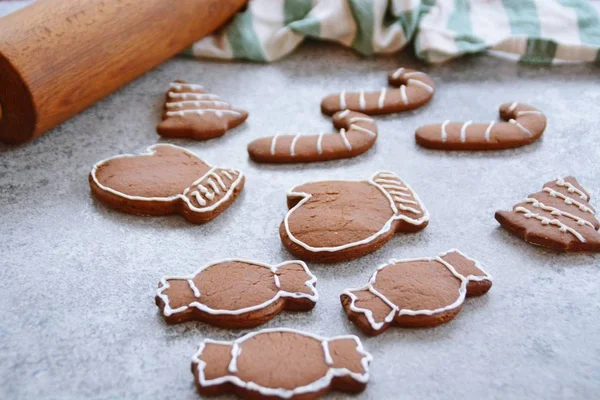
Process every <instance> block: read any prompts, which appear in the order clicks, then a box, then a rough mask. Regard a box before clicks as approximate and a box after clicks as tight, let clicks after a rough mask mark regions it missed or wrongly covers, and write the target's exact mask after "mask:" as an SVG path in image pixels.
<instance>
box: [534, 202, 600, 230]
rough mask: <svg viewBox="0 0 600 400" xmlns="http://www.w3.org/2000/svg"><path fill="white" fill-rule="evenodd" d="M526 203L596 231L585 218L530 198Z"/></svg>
mask: <svg viewBox="0 0 600 400" xmlns="http://www.w3.org/2000/svg"><path fill="white" fill-rule="evenodd" d="M525 202H527V203H531V206H532V207H536V208H541V209H542V210H544V211H549V212H550V214H552V215H554V216H562V217H567V218H571V219H572V220H575V222H577V224H578V225H588V226H589V227H590V228H592V229H594V230H596V228H595V227H594V224H592V223H591V222H589V221H587V220H585V219H583V218H580V217H578V216H576V215H573V214H571V213H569V212H566V211H563V210H560V209H558V208H556V207H552V206H547V205H546V204H544V203H542V202H541V201H539V200H538V199H534V198H531V197H528V198H527V199H525Z"/></svg>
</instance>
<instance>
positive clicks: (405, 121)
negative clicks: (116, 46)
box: [0, 43, 600, 400]
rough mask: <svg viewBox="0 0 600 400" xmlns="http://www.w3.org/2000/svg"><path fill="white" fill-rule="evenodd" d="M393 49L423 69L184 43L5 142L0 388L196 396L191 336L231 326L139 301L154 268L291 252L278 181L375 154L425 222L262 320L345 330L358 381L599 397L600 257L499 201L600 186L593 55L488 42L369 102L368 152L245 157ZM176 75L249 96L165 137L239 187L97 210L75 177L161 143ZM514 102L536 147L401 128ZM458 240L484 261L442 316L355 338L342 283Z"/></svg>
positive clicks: (226, 93) (0, 184) (317, 49)
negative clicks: (544, 59)
mask: <svg viewBox="0 0 600 400" xmlns="http://www.w3.org/2000/svg"><path fill="white" fill-rule="evenodd" d="M400 65H403V66H417V67H421V66H420V65H419V64H417V63H415V62H414V61H412V59H411V58H410V57H409V56H407V55H406V54H404V55H394V56H389V57H379V58H377V59H361V58H359V57H357V56H356V55H354V54H353V53H352V52H350V51H348V50H343V49H341V48H339V47H337V46H335V45H328V44H314V43H309V44H308V45H306V46H304V47H303V48H302V49H300V51H298V52H296V53H295V54H293V55H292V56H291V57H288V58H287V59H285V60H283V61H281V62H278V63H275V64H271V65H258V64H249V63H221V62H210V61H195V60H190V59H185V58H178V59H174V60H172V61H170V62H168V63H166V64H165V65H163V66H161V67H160V68H158V69H157V70H155V71H152V72H151V73H148V74H146V75H145V76H144V77H142V78H141V79H138V80H137V81H136V82H134V83H133V84H131V85H129V86H127V87H126V88H124V89H122V90H120V91H119V92H117V93H115V94H114V95H112V96H110V97H109V98H107V99H106V100H104V101H102V102H101V103H99V104H98V105H96V106H94V107H93V108H91V109H90V110H88V111H86V112H84V113H83V114H81V115H79V116H78V117H76V118H74V119H72V120H71V121H69V122H67V123H65V124H63V125H62V126H60V127H58V128H57V129H54V130H53V131H52V132H50V133H48V134H47V135H45V136H43V137H42V138H40V139H38V140H36V141H35V142H33V143H30V144H27V145H25V146H21V147H17V148H11V147H6V146H1V147H0V207H1V208H0V220H1V224H0V293H1V294H2V302H1V303H0V321H1V323H0V398H3V399H38V398H44V399H46V398H47V399H81V398H95V399H107V398H122V399H136V398H137V399H164V398H173V399H195V398H197V394H196V392H195V390H194V389H193V386H192V375H191V373H190V357H191V355H192V353H193V352H194V351H195V348H196V345H197V343H198V342H199V341H200V340H201V339H202V338H203V337H210V338H218V339H233V338H236V337H238V336H240V335H242V334H243V333H244V332H243V331H232V330H223V329H216V328H212V327H209V326H206V325H203V324H200V323H187V324H183V325H179V326H172V327H170V326H166V325H165V324H164V323H163V322H162V320H161V318H160V317H159V315H158V313H157V308H156V306H155V305H154V299H153V298H154V290H155V288H156V284H157V282H158V280H159V278H160V277H161V276H162V275H163V274H187V273H191V272H193V271H195V270H196V269H197V268H199V267H200V266H202V265H204V264H206V263H208V262H210V261H215V260H219V259H221V258H226V257H242V258H248V259H255V260H259V261H264V262H269V263H278V262H281V261H283V260H286V259H289V258H291V257H290V255H289V254H288V253H287V252H286V251H285V250H284V249H283V248H282V246H281V243H280V241H279V236H278V226H279V223H280V222H281V220H282V218H283V216H284V214H285V212H286V205H285V193H286V191H287V190H288V189H289V188H291V187H292V186H294V185H296V184H299V183H302V182H304V181H306V180H317V179H328V178H344V179H352V178H357V179H362V178H367V177H369V176H370V175H371V174H372V173H373V172H374V171H376V170H378V169H389V170H391V171H394V172H396V173H398V174H399V175H400V176H401V177H402V178H404V179H406V181H407V182H408V183H409V184H411V185H412V186H413V188H414V189H415V190H416V191H417V193H418V194H419V196H420V197H421V199H422V200H423V201H424V203H425V205H426V206H427V207H428V208H429V211H430V212H431V215H432V218H431V223H430V225H429V227H428V228H427V229H426V230H425V231H423V232H421V233H418V234H414V235H397V236H396V237H395V238H394V239H393V240H392V241H391V242H389V243H388V244H387V245H386V246H385V247H384V248H383V249H381V250H379V251H377V252H376V253H374V254H370V255H368V256H366V257H363V258H361V259H359V260H355V261H352V262H347V263H340V264H334V265H318V264H312V265H310V267H311V269H312V271H313V272H314V273H315V274H316V275H317V276H318V278H319V283H318V288H319V291H320V294H321V299H320V302H319V303H318V305H317V307H316V308H315V310H314V311H313V312H310V313H298V314H291V313H284V314H282V315H280V316H279V317H277V318H275V319H274V320H273V321H271V322H270V323H268V324H266V325H265V327H278V326H284V327H296V328H301V329H305V330H310V331H312V332H315V333H318V334H322V335H336V334H344V333H348V332H351V333H355V334H358V336H360V337H361V339H363V340H364V343H365V346H366V348H367V349H368V350H369V351H370V352H372V354H373V356H374V358H375V359H374V361H373V363H372V379H371V382H370V384H369V386H368V388H367V390H366V391H365V392H364V393H363V394H362V395H360V396H357V398H365V399H366V398H368V399H384V398H385V399H388V398H394V399H405V398H406V399H431V400H437V399H457V398H463V399H481V398H485V399H534V398H535V399H592V398H597V396H598V393H599V392H600V322H598V317H599V315H600V306H599V304H600V290H599V283H598V282H599V277H600V269H599V260H600V257H599V256H598V255H592V254H569V255H563V254H556V253H554V252H551V251H547V250H544V249H540V248H536V247H533V246H530V245H527V244H525V243H524V242H522V241H521V240H520V239H518V238H516V237H514V236H511V235H510V234H508V233H507V232H505V231H503V230H501V229H500V228H499V227H498V224H497V223H496V221H495V220H494V218H493V214H494V211H495V210H497V209H500V208H509V207H511V206H512V204H514V203H515V202H516V201H518V200H520V199H523V198H524V197H525V195H527V194H528V193H532V192H535V191H538V190H539V189H540V187H541V185H542V184H543V183H544V182H546V181H548V180H550V179H554V178H555V177H558V176H566V175H569V174H574V175H576V176H577V177H578V179H579V180H580V182H581V183H582V184H583V185H584V186H585V187H586V188H587V189H588V190H589V191H590V192H591V193H592V195H593V197H596V196H600V178H599V168H598V160H599V159H600V145H599V144H598V139H597V138H598V122H599V120H600V118H599V116H598V115H599V113H598V104H599V103H600V90H599V87H598V75H597V74H598V69H597V68H595V67H592V66H581V65H579V66H561V67H558V66H555V67H551V68H550V67H532V66H521V65H516V64H514V63H513V62H512V61H506V60H501V59H497V58H492V57H486V56H483V57H475V58H466V59H463V60H461V61H458V62H454V63H452V64H448V65H443V66H439V67H435V68H433V67H432V68H425V69H424V70H425V71H427V72H429V73H430V74H431V75H432V77H433V78H434V79H435V82H436V84H437V92H436V95H435V98H434V100H433V101H432V102H431V103H430V104H429V105H427V106H425V107H423V108H421V109H419V110H416V111H414V112H408V113H404V114H399V115H394V116H387V117H382V118H378V121H380V122H379V128H380V137H379V139H378V142H377V144H376V146H375V147H374V148H373V149H372V150H371V151H369V152H368V153H367V154H365V155H362V156H360V157H357V158H354V159H350V160H344V161H335V162H329V163H323V164H312V165H294V166H266V165H257V164H254V163H252V162H250V161H249V160H248V156H247V153H246V145H247V143H249V142H250V141H251V140H252V139H254V138H257V137H260V136H263V135H270V134H272V133H274V132H275V131H283V132H290V133H292V132H297V131H301V132H306V133H311V132H317V131H319V130H321V129H330V127H331V125H330V124H331V123H330V120H329V119H328V118H326V117H324V116H322V115H321V114H320V112H319V103H320V100H321V98H322V97H323V96H324V95H325V94H328V93H330V92H336V91H339V90H340V89H347V90H352V89H358V88H363V87H364V88H380V87H381V86H382V85H385V74H386V72H387V71H388V70H391V69H394V68H396V67H398V66H400ZM176 78H180V79H187V80H189V81H191V82H197V83H201V84H203V85H205V86H206V87H207V88H208V89H210V90H211V91H213V92H214V93H218V94H219V95H221V96H222V97H223V98H224V99H226V100H229V101H231V102H232V103H233V104H235V105H236V106H239V107H243V108H246V109H248V110H249V111H250V113H251V116H250V118H249V120H248V121H247V123H246V124H244V125H243V126H242V127H240V128H238V129H235V130H233V131H230V132H229V133H228V134H227V135H226V136H224V137H222V138H219V139H216V140H211V141H207V142H193V141H186V140H173V141H169V142H170V143H175V144H178V145H182V146H185V147H187V148H189V149H190V150H193V151H195V152H197V153H198V154H199V155H200V156H201V157H203V158H204V159H206V160H208V161H209V162H211V163H213V164H214V165H220V166H228V167H236V168H241V169H242V170H243V171H244V172H245V173H246V175H247V186H246V189H245V190H244V192H243V193H242V195H241V196H240V198H239V199H238V201H237V202H235V203H234V204H233V206H232V207H231V208H230V209H229V210H227V211H226V212H225V213H224V214H223V215H221V216H220V217H218V218H217V219H216V220H215V221H213V222H211V223H209V224H206V225H203V226H194V225H192V224H189V223H187V222H186V221H185V220H184V219H183V218H182V217H179V216H172V217H157V218H143V217H134V216H129V215H126V214H120V213H118V212H115V211H112V210H109V209H107V208H106V207H104V206H103V205H102V204H99V203H98V202H97V201H95V200H94V199H93V198H92V197H91V196H90V191H89V187H88V182H87V175H88V173H89V171H90V168H91V166H92V165H93V164H94V163H95V162H96V161H98V160H101V159H104V158H106V157H110V156H112V155H116V154H120V153H132V152H141V151H144V149H145V148H146V147H147V146H150V145H152V144H154V143H157V142H162V141H163V140H162V139H160V138H159V137H158V136H157V135H156V133H155V129H154V128H155V125H156V123H157V122H158V120H159V115H160V110H161V107H162V101H163V93H164V90H165V89H166V86H167V84H168V82H169V81H170V80H172V79H176ZM514 100H516V101H520V102H526V103H530V104H532V105H535V106H537V107H540V108H541V109H542V110H544V111H545V112H546V113H547V115H548V120H549V122H548V129H547V131H546V133H545V135H544V137H543V139H542V140H540V141H539V142H537V143H535V144H533V145H531V146H528V147H525V148H521V149H517V150H509V151H503V152H492V153H471V154H468V153H444V152H436V151H429V150H425V149H422V148H419V147H417V145H416V144H415V142H414V138H413V132H414V130H415V128H416V127H418V126H419V125H421V124H424V123H431V122H439V121H443V120H444V119H446V118H452V119H454V120H459V121H460V120H467V119H473V120H485V121H487V120H490V119H492V118H495V117H496V115H497V107H498V105H499V104H500V103H501V102H506V101H514ZM593 202H594V198H592V203H593ZM452 247H457V248H459V249H461V250H462V251H464V252H466V253H467V254H469V255H471V256H473V257H475V258H477V259H479V260H480V261H481V262H482V263H483V264H484V265H485V266H486V267H487V270H488V271H489V272H490V273H491V274H492V275H493V276H494V278H495V281H494V287H493V288H492V290H491V291H490V293H489V294H488V295H487V296H485V297H483V298H479V299H471V300H468V301H467V302H466V304H465V306H464V308H463V311H462V312H461V313H460V314H459V316H458V317H457V318H456V319H455V320H454V321H452V322H451V323H449V324H446V325H444V326H441V327H438V328H435V329H427V330H408V329H390V330H389V331H388V332H386V333H385V334H383V335H381V336H379V337H376V338H367V337H365V336H364V335H363V334H362V333H361V332H359V331H358V330H357V329H355V327H354V326H353V325H351V324H350V323H349V322H348V321H347V320H346V317H345V315H344V313H343V312H342V309H341V307H340V304H339V300H338V295H339V293H340V292H341V291H342V290H343V289H344V288H345V287H348V286H355V285H358V284H362V283H364V282H365V281H366V280H367V279H368V277H369V276H370V274H371V272H372V271H373V269H374V268H375V267H376V266H377V265H379V264H381V263H383V262H384V261H386V260H388V259H389V258H391V257H396V258H404V257H418V256H433V255H436V254H438V253H439V252H441V251H444V250H447V249H449V248H452ZM343 397H344V395H343V394H341V395H340V394H335V395H330V397H329V398H343Z"/></svg>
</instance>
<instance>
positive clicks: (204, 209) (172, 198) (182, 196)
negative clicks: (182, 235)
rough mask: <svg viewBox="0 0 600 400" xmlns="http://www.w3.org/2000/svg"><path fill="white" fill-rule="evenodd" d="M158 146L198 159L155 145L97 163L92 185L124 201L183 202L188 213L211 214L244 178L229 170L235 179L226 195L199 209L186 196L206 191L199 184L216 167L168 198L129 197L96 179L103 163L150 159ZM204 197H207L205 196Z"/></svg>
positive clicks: (187, 151)
mask: <svg viewBox="0 0 600 400" xmlns="http://www.w3.org/2000/svg"><path fill="white" fill-rule="evenodd" d="M160 146H167V147H171V148H173V149H176V150H179V151H183V152H185V153H187V154H189V155H190V156H192V157H193V158H195V159H199V158H198V156H197V155H196V154H194V153H192V152H191V151H189V150H186V149H184V148H183V147H179V146H175V145H172V144H155V145H153V146H150V147H148V149H147V152H146V153H141V154H137V155H136V154H122V155H118V156H114V157H110V158H107V159H105V160H102V161H99V162H97V163H96V164H94V166H93V167H92V172H91V177H92V180H93V181H94V183H95V184H96V185H97V186H98V187H99V188H100V189H102V190H104V191H105V192H109V193H112V194H114V195H116V196H119V197H121V198H124V199H128V200H136V201H164V202H171V201H175V200H181V201H183V202H184V203H185V204H186V206H187V207H188V208H189V209H190V211H192V212H195V213H205V212H211V211H213V210H215V209H216V208H217V207H219V206H220V205H221V204H223V203H224V202H226V201H227V200H228V199H229V198H230V197H231V196H232V195H233V193H234V192H235V190H234V189H235V188H236V187H237V186H238V185H239V184H240V182H241V181H242V179H243V177H244V174H242V172H241V171H239V170H235V169H230V171H232V172H234V173H235V174H237V179H236V180H235V181H234V182H233V183H232V184H231V186H230V187H229V190H228V191H227V193H226V194H225V196H223V197H222V198H220V199H219V201H217V202H215V203H214V204H212V205H211V206H208V207H201V208H198V207H196V206H195V205H194V204H192V202H191V199H189V198H188V197H186V194H187V193H188V192H190V191H191V188H194V187H198V188H199V189H200V191H202V188H204V189H206V188H205V187H204V186H202V185H200V184H199V183H200V182H202V180H203V179H205V178H206V177H207V176H209V175H210V174H211V173H213V172H215V171H216V170H218V168H216V167H212V168H211V169H210V171H208V172H207V173H206V174H205V175H203V176H202V177H200V178H199V179H197V180H196V181H195V182H194V183H192V184H191V185H190V187H188V188H186V189H185V190H184V191H183V193H182V194H176V195H173V196H169V197H142V196H131V195H128V194H125V193H122V192H119V191H118V190H115V189H112V188H109V187H108V186H104V185H103V184H101V183H100V181H99V180H98V177H97V176H96V172H97V171H98V168H99V167H100V166H101V165H102V164H105V163H107V162H109V161H111V160H114V159H119V158H127V157H150V156H153V155H155V154H156V152H155V149H156V148H157V147H160ZM205 164H207V165H208V163H205ZM209 166H210V165H209ZM206 197H208V195H206ZM213 197H214V195H213V196H212V197H209V200H212V198H213ZM199 203H200V205H201V206H202V203H201V202H199Z"/></svg>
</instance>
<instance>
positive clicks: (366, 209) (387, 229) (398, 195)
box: [279, 171, 429, 262]
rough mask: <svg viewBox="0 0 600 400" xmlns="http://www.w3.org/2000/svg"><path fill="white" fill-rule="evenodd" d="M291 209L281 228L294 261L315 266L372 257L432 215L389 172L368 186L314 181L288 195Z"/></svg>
mask: <svg viewBox="0 0 600 400" xmlns="http://www.w3.org/2000/svg"><path fill="white" fill-rule="evenodd" d="M287 202H288V207H289V208H290V210H289V211H288V213H287V215H286V216H285V218H284V220H283V222H282V223H281V226H280V228H279V235H280V237H281V241H282V242H283V245H284V246H285V247H286V248H287V249H288V250H289V251H290V253H292V254H294V255H295V256H296V257H298V258H300V259H303V260H307V261H317V262H337V261H344V260H350V259H353V258H357V257H361V256H363V255H365V254H368V253H371V252H373V251H375V250H377V249H378V248H380V247H381V246H383V245H384V244H385V243H386V242H387V241H388V240H390V239H391V238H392V237H393V236H394V234H395V233H396V232H417V231H420V230H422V229H424V228H425V227H426V226H427V224H428V222H429V213H428V212H427V210H426V209H425V206H424V205H423V203H422V202H421V200H420V199H419V197H418V196H417V194H416V193H415V192H414V191H413V190H412V189H411V188H410V186H408V185H407V184H406V183H405V182H404V181H402V180H401V179H400V178H399V177H398V176H396V175H395V174H393V173H391V172H386V171H380V172H377V173H375V175H374V176H373V178H371V179H368V180H364V181H342V180H338V181H322V182H310V183H305V184H303V185H300V186H296V187H295V188H293V189H292V190H291V191H290V192H289V193H288V195H287Z"/></svg>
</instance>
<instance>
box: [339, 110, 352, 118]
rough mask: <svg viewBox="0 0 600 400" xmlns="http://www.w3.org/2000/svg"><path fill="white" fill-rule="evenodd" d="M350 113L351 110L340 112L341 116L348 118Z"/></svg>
mask: <svg viewBox="0 0 600 400" xmlns="http://www.w3.org/2000/svg"><path fill="white" fill-rule="evenodd" d="M348 114H350V110H344V111H342V112H341V113H340V118H346V115H348Z"/></svg>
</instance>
